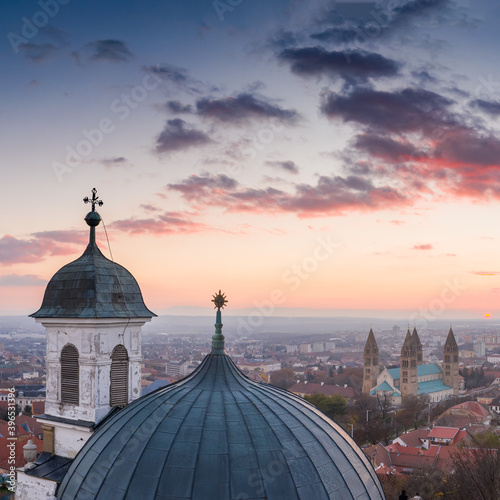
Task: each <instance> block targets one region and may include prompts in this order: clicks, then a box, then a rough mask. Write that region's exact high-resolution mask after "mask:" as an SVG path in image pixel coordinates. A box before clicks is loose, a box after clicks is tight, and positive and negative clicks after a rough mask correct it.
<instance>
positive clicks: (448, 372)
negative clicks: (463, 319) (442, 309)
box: [443, 326, 458, 396]
mask: <svg viewBox="0 0 500 500" xmlns="http://www.w3.org/2000/svg"><path fill="white" fill-rule="evenodd" d="M443 384H444V385H448V386H450V387H453V395H454V396H457V395H458V345H457V341H456V340H455V335H453V330H452V329H451V326H450V331H449V332H448V337H447V338H446V342H445V344H444V352H443Z"/></svg>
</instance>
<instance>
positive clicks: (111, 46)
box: [84, 39, 133, 62]
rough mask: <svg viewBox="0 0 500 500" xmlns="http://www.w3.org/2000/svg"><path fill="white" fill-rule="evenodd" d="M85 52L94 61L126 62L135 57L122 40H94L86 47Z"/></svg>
mask: <svg viewBox="0 0 500 500" xmlns="http://www.w3.org/2000/svg"><path fill="white" fill-rule="evenodd" d="M84 52H85V53H86V55H87V57H88V58H89V59H91V60H93V61H107V62H125V61H128V60H129V59H131V58H132V57H133V55H132V53H131V52H130V50H129V49H128V48H127V46H126V45H125V42H122V41H121V40H109V39H108V40H94V41H92V42H89V43H87V45H85V47H84Z"/></svg>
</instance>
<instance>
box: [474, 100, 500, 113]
mask: <svg viewBox="0 0 500 500" xmlns="http://www.w3.org/2000/svg"><path fill="white" fill-rule="evenodd" d="M470 104H471V106H473V107H476V108H478V109H480V110H481V111H484V112H485V113H488V114H489V115H490V116H495V117H496V116H499V115H500V102H492V101H485V100H483V99H475V100H474V101H471V103H470Z"/></svg>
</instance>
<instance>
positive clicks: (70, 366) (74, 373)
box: [61, 344, 80, 405]
mask: <svg viewBox="0 0 500 500" xmlns="http://www.w3.org/2000/svg"><path fill="white" fill-rule="evenodd" d="M79 386H80V368H79V366H78V349H77V348H76V347H75V346H74V345H71V344H67V345H65V346H64V347H63V349H62V351H61V403H69V404H72V405H78V404H79V402H80V387H79Z"/></svg>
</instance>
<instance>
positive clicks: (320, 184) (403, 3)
mask: <svg viewBox="0 0 500 500" xmlns="http://www.w3.org/2000/svg"><path fill="white" fill-rule="evenodd" d="M1 9H2V15H1V16H0V34H1V38H0V40H1V42H0V71H1V73H0V74H1V76H0V81H1V88H2V93H1V100H0V127H1V130H0V137H1V148H0V161H1V168H2V170H1V171H2V190H1V206H2V209H3V210H2V212H3V221H2V225H1V227H0V261H1V267H0V314H26V313H31V312H34V311H35V310H36V309H38V307H39V305H40V303H41V300H42V296H43V291H44V287H45V285H46V283H47V281H48V280H49V279H50V277H51V276H52V275H53V274H54V273H55V272H56V271H57V270H58V269H59V268H60V267H61V266H63V265H64V264H66V263H68V262H70V261H71V260H73V259H75V258H77V257H78V256H79V255H80V254H81V253H82V252H83V250H84V248H85V245H86V242H87V240H88V228H87V226H86V225H85V222H84V221H83V218H84V216H85V214H86V212H87V211H88V210H89V206H88V205H87V206H86V205H84V203H83V201H82V198H83V197H84V196H90V195H91V190H92V188H93V187H95V188H97V190H98V195H99V196H100V197H101V198H102V200H103V201H104V206H103V207H101V208H99V213H100V214H101V216H102V218H103V220H104V223H105V225H106V228H107V231H108V235H109V240H110V244H111V250H112V252H113V257H114V259H115V260H116V261H117V262H119V263H120V264H122V265H124V266H125V267H126V268H127V269H129V270H130V271H131V272H132V273H133V274H134V276H135V277H136V279H137V280H138V282H139V284H140V286H141V289H142V291H143V295H144V297H145V300H146V303H147V305H148V306H149V307H150V308H151V309H152V310H153V311H155V312H156V313H158V314H162V313H168V312H190V313H196V312H204V311H208V309H206V310H205V309H201V308H206V307H209V306H210V302H209V301H210V298H211V296H212V294H213V293H214V292H215V291H217V290H219V288H220V289H222V290H223V291H224V292H225V293H226V294H227V296H228V299H229V311H230V312H233V313H235V312H241V310H242V309H246V310H250V311H252V310H254V311H255V310H258V309H259V308H261V309H263V310H264V311H266V314H280V313H286V314H323V315H324V314H348V315H353V316H356V315H370V314H372V313H373V314H378V315H386V316H391V315H392V316H394V317H400V318H409V319H412V318H415V317H416V316H418V315H420V316H421V315H427V316H429V318H430V319H433V318H439V319H443V318H447V317H450V318H453V317H471V318H478V319H479V318H482V317H485V314H490V315H491V317H490V318H489V319H486V318H485V320H484V321H492V320H494V319H495V318H498V317H499V315H500V306H499V304H500V262H499V252H500V223H499V220H500V204H499V199H500V127H499V119H500V65H499V61H498V58H499V56H498V54H499V52H500V51H499V49H500V47H499V43H500V42H499V41H498V26H499V25H500V5H499V4H498V2H495V1H493V0H489V1H485V0H479V1H475V2H472V1H470V2H469V1H452V0H394V1H383V2H382V1H381V2H362V3H360V2H355V1H344V2H336V1H326V0H317V1H300V0H294V1H282V0H273V1H266V0H251V1H250V0H220V1H198V0H191V1H189V2H186V1H184V2H181V1H168V2H166V1H163V2H161V1H151V0H146V1H141V2H139V1H135V2H134V1H110V0H98V1H97V0H86V1H82V0H45V1H44V0H41V1H40V2H35V1H33V2H32V1H23V2H14V1H10V0H9V1H5V2H2V7H1ZM98 235H99V242H100V247H101V249H102V250H103V252H104V253H105V255H107V256H108V257H109V251H108V249H107V243H106V238H105V235H104V230H103V226H102V224H101V226H99V228H98ZM180 306H187V307H186V308H181V307H180ZM172 308H174V309H172ZM199 308H200V309H199ZM299 308H300V309H299ZM367 311H368V312H367ZM370 311H371V312H370ZM376 311H378V312H376Z"/></svg>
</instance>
